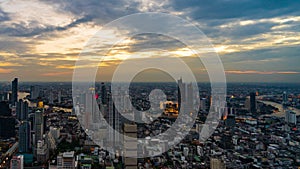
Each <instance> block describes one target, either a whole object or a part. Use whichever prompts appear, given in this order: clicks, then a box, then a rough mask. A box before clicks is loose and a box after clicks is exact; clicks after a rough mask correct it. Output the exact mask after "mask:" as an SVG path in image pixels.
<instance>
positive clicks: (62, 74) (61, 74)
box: [42, 71, 73, 76]
mask: <svg viewBox="0 0 300 169" xmlns="http://www.w3.org/2000/svg"><path fill="white" fill-rule="evenodd" d="M72 73H73V72H72V71H71V72H49V73H44V74H42V76H64V75H71V74H72Z"/></svg>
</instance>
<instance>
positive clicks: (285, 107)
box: [282, 92, 288, 110]
mask: <svg viewBox="0 0 300 169" xmlns="http://www.w3.org/2000/svg"><path fill="white" fill-rule="evenodd" d="M287 104H288V95H287V93H286V92H283V94H282V108H283V109H284V110H286V109H287Z"/></svg>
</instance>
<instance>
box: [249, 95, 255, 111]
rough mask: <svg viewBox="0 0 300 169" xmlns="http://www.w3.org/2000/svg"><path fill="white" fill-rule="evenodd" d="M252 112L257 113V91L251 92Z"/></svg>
mask: <svg viewBox="0 0 300 169" xmlns="http://www.w3.org/2000/svg"><path fill="white" fill-rule="evenodd" d="M250 113H256V93H255V92H251V93H250Z"/></svg>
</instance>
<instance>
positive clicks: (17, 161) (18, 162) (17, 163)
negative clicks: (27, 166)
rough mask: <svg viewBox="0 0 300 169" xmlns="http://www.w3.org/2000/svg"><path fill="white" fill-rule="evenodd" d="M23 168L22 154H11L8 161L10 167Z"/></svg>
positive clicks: (11, 168)
mask: <svg viewBox="0 0 300 169" xmlns="http://www.w3.org/2000/svg"><path fill="white" fill-rule="evenodd" d="M23 168H24V156H23V155H18V156H13V157H12V159H11V161H10V169H23Z"/></svg>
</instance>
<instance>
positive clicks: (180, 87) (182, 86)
mask: <svg viewBox="0 0 300 169" xmlns="http://www.w3.org/2000/svg"><path fill="white" fill-rule="evenodd" d="M177 84H178V110H180V111H183V110H182V107H181V105H182V104H183V103H184V102H185V101H186V100H185V98H186V97H185V95H186V92H185V91H186V90H185V89H186V88H185V83H183V81H182V79H181V78H180V79H179V80H178V82H177Z"/></svg>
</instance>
